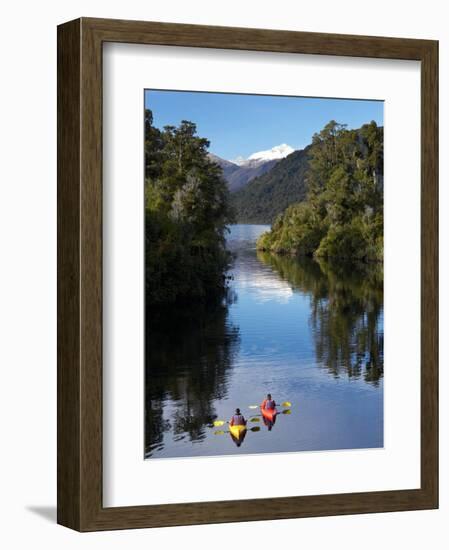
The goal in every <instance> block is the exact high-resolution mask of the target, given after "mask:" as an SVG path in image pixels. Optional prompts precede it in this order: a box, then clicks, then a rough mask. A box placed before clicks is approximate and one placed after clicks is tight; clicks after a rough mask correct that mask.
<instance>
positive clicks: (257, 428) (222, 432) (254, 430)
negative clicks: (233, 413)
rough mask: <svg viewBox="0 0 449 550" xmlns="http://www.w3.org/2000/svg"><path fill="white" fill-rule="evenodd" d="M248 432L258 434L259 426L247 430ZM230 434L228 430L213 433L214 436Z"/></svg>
mask: <svg viewBox="0 0 449 550" xmlns="http://www.w3.org/2000/svg"><path fill="white" fill-rule="evenodd" d="M246 431H248V432H260V426H253V427H252V428H247V430H246ZM228 433H231V432H230V431H229V430H216V431H215V432H214V435H224V434H228Z"/></svg>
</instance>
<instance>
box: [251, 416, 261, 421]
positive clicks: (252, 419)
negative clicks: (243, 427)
mask: <svg viewBox="0 0 449 550" xmlns="http://www.w3.org/2000/svg"><path fill="white" fill-rule="evenodd" d="M249 421H250V422H260V418H258V417H257V416H255V417H254V418H250V419H249Z"/></svg>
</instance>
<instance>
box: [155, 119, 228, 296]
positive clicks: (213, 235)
mask: <svg viewBox="0 0 449 550" xmlns="http://www.w3.org/2000/svg"><path fill="white" fill-rule="evenodd" d="M152 121H153V117H152V113H151V111H149V110H147V111H146V113H145V285H146V303H147V305H148V304H167V303H179V302H181V301H184V302H190V301H192V300H206V299H207V298H208V297H209V296H210V295H212V294H217V293H220V292H221V291H223V289H224V288H225V287H226V276H225V272H226V270H227V268H228V267H229V261H230V257H229V254H228V253H227V251H226V249H225V231H226V225H227V224H228V223H230V221H231V220H232V216H231V209H230V206H229V197H228V190H227V186H226V183H225V181H224V179H223V176H222V171H221V168H220V167H219V166H218V165H216V164H215V163H212V162H210V161H209V159H208V156H207V149H208V147H209V142H208V140H207V139H204V138H201V137H198V136H197V135H196V126H195V124H193V123H192V122H188V121H182V122H181V124H180V125H179V127H174V126H166V127H165V128H164V130H163V131H160V130H158V129H157V128H154V127H153V125H152Z"/></svg>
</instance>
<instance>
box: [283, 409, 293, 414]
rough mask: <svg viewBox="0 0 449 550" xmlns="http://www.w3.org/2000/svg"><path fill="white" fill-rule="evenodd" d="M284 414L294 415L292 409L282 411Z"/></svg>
mask: <svg viewBox="0 0 449 550" xmlns="http://www.w3.org/2000/svg"><path fill="white" fill-rule="evenodd" d="M282 414H292V411H291V410H290V409H286V410H285V411H282Z"/></svg>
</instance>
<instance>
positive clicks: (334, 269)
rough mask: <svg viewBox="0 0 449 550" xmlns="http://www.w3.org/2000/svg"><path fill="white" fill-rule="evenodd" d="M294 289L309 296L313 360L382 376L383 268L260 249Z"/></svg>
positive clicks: (334, 369) (353, 373)
mask: <svg viewBox="0 0 449 550" xmlns="http://www.w3.org/2000/svg"><path fill="white" fill-rule="evenodd" d="M257 257H258V259H259V260H260V261H261V262H263V263H264V264H266V265H269V266H270V267H271V268H272V269H274V270H275V271H276V272H277V273H278V274H279V275H280V277H282V279H284V280H285V281H287V282H288V283H289V284H290V285H292V287H293V288H295V289H297V290H299V291H300V292H303V293H305V294H307V295H309V297H310V312H311V313H310V325H311V329H312V333H313V337H314V341H315V353H316V359H317V361H318V362H319V363H320V364H321V365H323V366H324V367H326V368H327V369H328V370H329V372H330V373H331V374H332V375H333V376H335V377H339V376H341V375H342V374H343V373H346V374H347V376H349V377H354V378H359V377H361V376H363V377H364V379H365V381H366V382H369V383H371V384H374V385H378V381H379V379H380V378H381V377H382V376H383V341H384V335H383V268H382V265H381V264H378V263H371V264H365V263H350V264H348V263H344V262H343V263H342V262H336V261H335V262H333V263H330V262H325V261H315V260H312V259H310V258H292V257H288V256H279V255H273V254H270V253H264V252H258V254H257Z"/></svg>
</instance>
